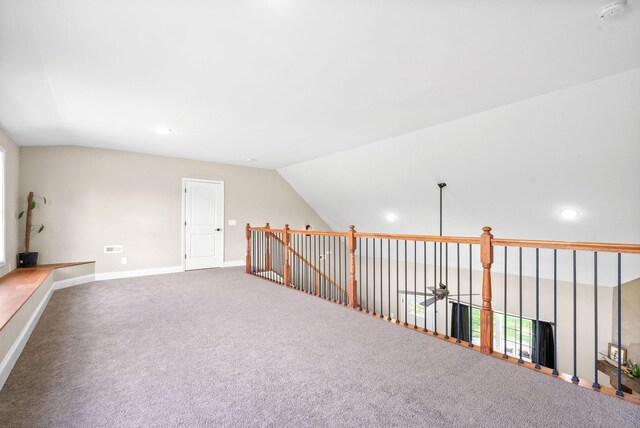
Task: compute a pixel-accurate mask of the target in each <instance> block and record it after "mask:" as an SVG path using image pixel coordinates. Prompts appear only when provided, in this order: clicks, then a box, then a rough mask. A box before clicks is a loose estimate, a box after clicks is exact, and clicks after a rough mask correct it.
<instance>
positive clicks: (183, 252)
mask: <svg viewBox="0 0 640 428" xmlns="http://www.w3.org/2000/svg"><path fill="white" fill-rule="evenodd" d="M187 181H198V182H200V183H215V184H220V186H222V264H221V266H220V267H221V268H223V267H224V235H225V233H226V231H227V228H226V227H225V226H226V224H225V222H226V219H227V218H226V216H225V212H224V181H220V180H204V179H201V178H187V177H182V189H181V192H182V219H181V221H180V230H181V232H180V235H181V237H182V239H181V241H182V246H181V247H180V258H181V259H182V271H183V272H186V271H187V269H186V268H187V262H186V260H187V259H186V254H187V241H186V236H185V230H184V229H185V226H184V222H185V221H186V218H187V216H186V211H187V198H186V196H185V195H186V194H187Z"/></svg>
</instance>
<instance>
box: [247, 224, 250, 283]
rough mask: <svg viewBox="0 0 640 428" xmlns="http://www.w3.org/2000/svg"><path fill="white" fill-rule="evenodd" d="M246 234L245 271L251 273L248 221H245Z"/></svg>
mask: <svg viewBox="0 0 640 428" xmlns="http://www.w3.org/2000/svg"><path fill="white" fill-rule="evenodd" d="M246 236H247V257H246V264H247V269H246V271H247V273H251V225H250V224H249V223H247V228H246Z"/></svg>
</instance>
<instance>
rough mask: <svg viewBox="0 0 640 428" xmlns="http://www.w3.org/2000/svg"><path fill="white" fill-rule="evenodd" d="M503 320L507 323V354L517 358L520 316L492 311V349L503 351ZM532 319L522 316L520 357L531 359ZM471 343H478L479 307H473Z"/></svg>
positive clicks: (525, 359)
mask: <svg viewBox="0 0 640 428" xmlns="http://www.w3.org/2000/svg"><path fill="white" fill-rule="evenodd" d="M505 322H506V323H507V334H506V345H507V355H510V356H512V357H516V358H518V357H519V356H520V318H519V317H517V316H512V315H506V321H505V315H504V314H501V313H499V312H495V311H494V312H493V349H494V350H495V351H498V352H504V349H505V330H504V327H505ZM533 322H534V321H533V320H530V319H527V318H522V359H523V360H524V361H531V355H532V354H533V344H534V342H535V335H534V333H533ZM471 327H472V331H473V344H474V345H480V309H479V308H473V322H472V324H471Z"/></svg>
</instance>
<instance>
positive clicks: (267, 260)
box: [264, 223, 271, 272]
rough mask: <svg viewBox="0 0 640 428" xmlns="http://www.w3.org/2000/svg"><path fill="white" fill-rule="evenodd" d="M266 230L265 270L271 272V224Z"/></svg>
mask: <svg viewBox="0 0 640 428" xmlns="http://www.w3.org/2000/svg"><path fill="white" fill-rule="evenodd" d="M264 228H265V229H267V230H265V231H264V238H265V239H264V242H265V245H264V270H265V271H266V272H270V271H271V239H270V236H271V234H270V233H269V229H271V226H269V223H267V225H266V226H265V227H264Z"/></svg>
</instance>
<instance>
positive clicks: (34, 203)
mask: <svg viewBox="0 0 640 428" xmlns="http://www.w3.org/2000/svg"><path fill="white" fill-rule="evenodd" d="M35 207H36V201H31V209H34V208H35Z"/></svg>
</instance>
